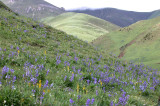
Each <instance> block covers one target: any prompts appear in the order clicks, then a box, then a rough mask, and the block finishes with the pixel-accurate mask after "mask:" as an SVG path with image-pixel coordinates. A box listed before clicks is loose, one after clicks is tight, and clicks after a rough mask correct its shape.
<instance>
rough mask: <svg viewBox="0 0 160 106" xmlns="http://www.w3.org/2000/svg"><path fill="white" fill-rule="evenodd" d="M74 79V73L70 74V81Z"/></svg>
mask: <svg viewBox="0 0 160 106" xmlns="http://www.w3.org/2000/svg"><path fill="white" fill-rule="evenodd" d="M73 80H74V74H72V76H71V78H70V81H71V82H72V81H73Z"/></svg>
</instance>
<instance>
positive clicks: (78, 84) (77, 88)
mask: <svg viewBox="0 0 160 106" xmlns="http://www.w3.org/2000/svg"><path fill="white" fill-rule="evenodd" d="M78 92H79V84H77V93H78Z"/></svg>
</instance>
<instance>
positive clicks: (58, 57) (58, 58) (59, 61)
mask: <svg viewBox="0 0 160 106" xmlns="http://www.w3.org/2000/svg"><path fill="white" fill-rule="evenodd" d="M60 58H61V55H60V56H58V54H57V57H56V60H57V62H56V64H57V65H58V64H60V63H61V60H60Z"/></svg>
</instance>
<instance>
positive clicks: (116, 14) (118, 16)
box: [73, 8, 152, 27]
mask: <svg viewBox="0 0 160 106" xmlns="http://www.w3.org/2000/svg"><path fill="white" fill-rule="evenodd" d="M73 12H77V13H85V14H89V15H92V16H95V17H98V18H101V19H104V20H106V21H109V22H111V23H113V24H115V25H118V26H120V27H126V26H129V25H131V24H133V23H135V22H137V21H139V20H145V19H148V17H150V16H151V15H152V12H134V11H126V10H120V9H115V8H102V9H94V10H90V9H86V10H74V11H73Z"/></svg>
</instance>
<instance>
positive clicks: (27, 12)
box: [2, 0, 65, 20]
mask: <svg viewBox="0 0 160 106" xmlns="http://www.w3.org/2000/svg"><path fill="white" fill-rule="evenodd" d="M2 2H4V3H5V4H6V5H7V6H8V7H10V8H11V9H12V10H13V11H15V12H17V13H19V14H20V15H24V16H27V17H30V18H34V19H38V20H39V19H42V18H45V17H49V16H57V15H59V14H61V13H64V12H65V10H64V8H59V7H57V6H54V5H52V4H50V3H48V2H46V1H44V0H2Z"/></svg>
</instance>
